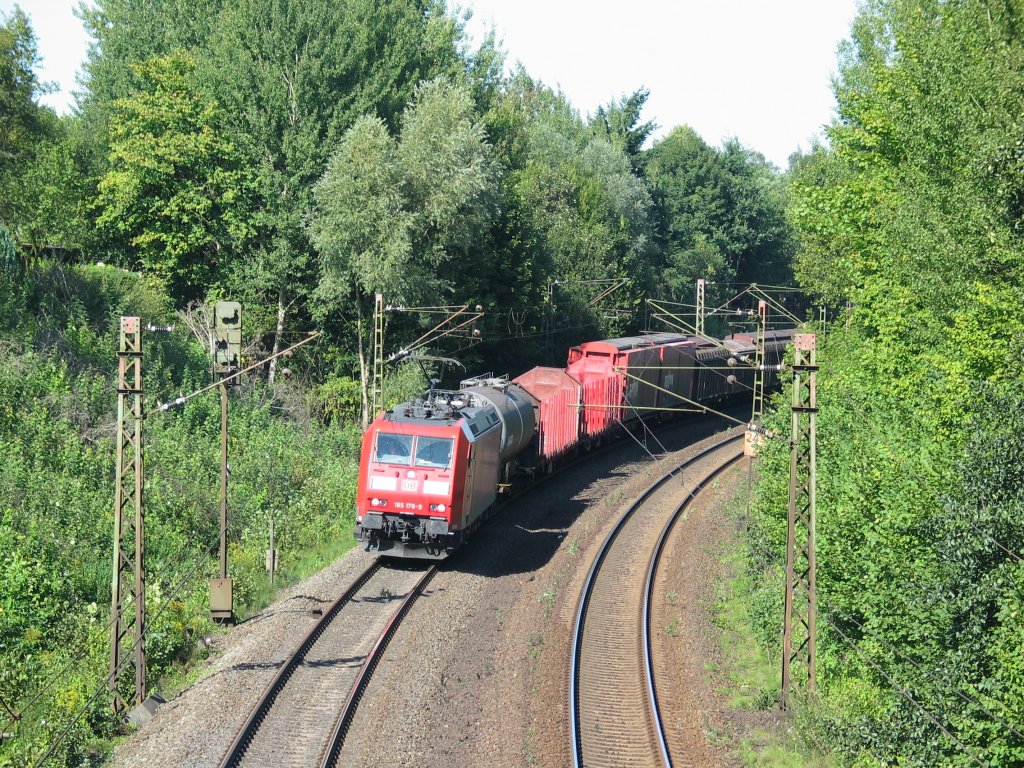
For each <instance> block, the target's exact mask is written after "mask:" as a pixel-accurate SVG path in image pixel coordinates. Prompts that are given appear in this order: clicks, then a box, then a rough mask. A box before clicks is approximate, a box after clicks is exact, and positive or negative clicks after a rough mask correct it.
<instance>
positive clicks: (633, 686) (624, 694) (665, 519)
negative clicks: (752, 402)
mask: <svg viewBox="0 0 1024 768" xmlns="http://www.w3.org/2000/svg"><path fill="white" fill-rule="evenodd" d="M742 437H743V435H742V433H740V434H737V435H734V436H732V437H730V438H727V439H725V440H723V441H721V442H719V443H717V444H715V445H712V446H710V447H709V448H706V449H705V450H703V451H701V452H700V453H699V454H697V455H696V456H693V457H692V458H690V459H688V460H686V461H684V462H683V463H682V464H680V465H679V466H678V467H677V468H676V469H673V470H672V471H671V472H668V473H666V474H665V475H664V476H662V477H661V478H659V479H658V480H657V481H656V482H655V483H653V484H652V485H651V486H650V487H649V488H648V489H647V490H646V491H644V493H643V494H642V495H641V496H640V497H639V498H638V499H637V500H636V501H635V502H633V504H632V505H630V507H629V508H628V509H627V510H626V511H625V512H623V514H622V515H621V516H620V518H619V520H618V521H617V522H616V524H615V527H614V529H613V530H612V532H611V533H610V534H609V535H608V537H607V539H605V541H604V543H603V544H602V545H601V548H600V550H599V551H598V554H597V556H596V558H595V559H594V564H593V565H592V566H591V569H590V572H589V573H588V575H587V579H586V582H585V584H584V587H583V592H582V595H581V597H580V603H579V606H578V608H577V618H576V627H575V631H574V634H573V647H572V658H571V664H570V677H569V698H570V701H569V712H570V725H571V731H572V753H573V765H574V766H576V768H582V767H583V766H586V768H602V767H603V766H608V768H611V767H612V766H624V765H628V766H637V767H640V766H672V765H673V762H672V757H671V755H670V753H669V746H668V744H667V743H666V740H665V735H664V733H663V731H662V726H661V718H660V714H659V709H658V699H657V692H656V688H655V684H654V683H655V681H654V674H653V671H652V670H653V666H652V661H651V642H650V626H649V624H650V607H651V600H652V592H653V590H652V585H653V583H654V576H655V573H656V572H657V566H658V561H659V559H660V556H661V552H662V549H663V547H664V543H665V540H666V539H667V537H668V534H669V532H670V531H671V529H672V527H673V526H674V525H675V523H676V521H677V520H678V519H679V518H680V516H681V515H682V514H683V512H684V511H685V510H686V508H687V507H688V506H689V503H690V502H691V501H692V500H693V499H694V498H695V497H696V496H697V494H698V493H699V492H700V491H701V490H702V489H703V488H704V487H705V486H706V485H707V484H709V483H710V482H711V481H712V480H713V479H714V478H715V477H716V476H717V475H719V474H720V473H721V472H723V471H725V469H727V468H728V467H729V466H731V465H732V464H733V463H735V462H736V461H738V460H739V459H740V458H741V457H742V456H743V453H742V448H740V450H738V451H737V448H736V443H740V445H741V446H742ZM687 475H690V476H691V477H687ZM674 478H675V479H676V480H677V482H678V480H679V478H682V482H683V494H682V495H683V498H682V501H680V488H679V486H678V485H677V484H676V483H674V482H671V481H672V480H673V479H674ZM696 478H699V479H696ZM679 758H680V763H679V764H680V765H682V764H684V763H683V762H682V759H684V756H679Z"/></svg>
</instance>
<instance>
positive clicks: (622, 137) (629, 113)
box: [588, 88, 658, 170]
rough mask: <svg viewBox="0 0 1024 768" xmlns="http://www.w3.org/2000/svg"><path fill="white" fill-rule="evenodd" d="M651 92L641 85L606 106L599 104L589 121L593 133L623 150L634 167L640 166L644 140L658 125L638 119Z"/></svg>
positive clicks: (651, 121)
mask: <svg viewBox="0 0 1024 768" xmlns="http://www.w3.org/2000/svg"><path fill="white" fill-rule="evenodd" d="M650 95H651V92H650V91H649V90H647V89H646V88H640V89H638V90H636V91H634V92H633V93H631V94H630V95H629V96H622V97H621V98H620V99H618V100H617V101H613V102H611V103H610V104H608V105H607V106H601V107H598V108H597V111H596V112H595V113H594V115H593V117H591V118H590V121H589V123H588V127H589V128H590V130H591V131H593V132H594V135H595V136H600V137H601V138H604V139H607V140H608V141H609V142H610V143H611V144H612V145H613V146H614V147H615V148H616V149H618V150H621V151H622V152H625V153H626V155H627V156H628V157H629V159H630V162H631V163H632V164H633V168H634V170H637V169H638V168H639V161H640V158H641V157H642V152H641V149H642V148H643V145H644V142H645V141H647V139H649V138H650V136H651V134H652V133H654V131H655V130H656V129H657V127H658V126H657V125H655V123H654V121H653V120H648V121H646V122H644V123H641V122H640V113H641V112H642V111H643V108H644V104H646V103H647V99H648V98H650Z"/></svg>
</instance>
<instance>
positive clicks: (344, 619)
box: [221, 560, 436, 768]
mask: <svg viewBox="0 0 1024 768" xmlns="http://www.w3.org/2000/svg"><path fill="white" fill-rule="evenodd" d="M435 572H436V569H435V568H434V567H433V566H431V567H429V568H427V569H426V570H425V571H423V570H422V569H421V570H398V569H391V568H384V567H382V566H381V563H380V560H376V561H374V563H373V564H372V565H370V567H369V568H367V569H366V571H364V572H363V574H362V575H361V576H359V578H358V579H357V580H356V581H355V582H354V583H353V585H352V586H351V587H349V589H347V590H346V591H345V593H344V594H342V595H341V597H339V598H338V599H337V600H336V601H335V602H334V603H333V604H332V605H331V607H330V608H328V609H327V610H326V611H324V614H323V616H322V617H321V619H320V621H318V622H317V624H316V626H314V627H313V629H312V630H310V632H309V634H307V635H306V637H305V639H304V640H303V641H302V643H300V644H299V647H298V648H296V650H295V652H294V653H293V654H292V655H291V656H290V657H289V658H288V659H287V660H286V661H285V662H284V664H283V665H282V667H281V669H280V670H279V671H278V673H277V675H276V676H275V677H274V680H273V681H272V682H271V683H270V685H269V686H268V687H267V690H266V691H265V692H264V694H263V696H262V697H261V699H260V701H259V702H258V703H257V705H256V707H255V708H254V709H253V711H252V712H251V713H250V715H249V717H248V718H247V720H246V722H245V724H244V725H243V726H242V729H241V730H240V731H239V733H238V735H237V736H236V737H235V739H234V741H233V742H232V743H231V746H230V747H229V748H228V751H227V753H226V754H225V755H224V758H223V760H222V761H221V766H222V768H229V767H233V766H275V768H277V767H280V768H292V767H293V766H294V768H300V767H301V768H308V767H309V766H318V765H328V764H330V761H331V760H332V759H333V757H334V756H335V755H336V754H337V752H338V750H339V749H340V746H341V742H342V740H343V739H344V736H345V732H346V730H347V723H348V722H350V721H351V718H352V715H353V713H354V712H355V708H356V707H357V706H358V704H359V698H360V696H361V693H362V689H363V687H364V686H365V683H366V680H367V679H368V678H369V675H370V674H372V671H373V668H374V667H375V666H376V664H377V661H378V660H379V657H380V654H381V653H382V652H383V650H384V648H385V647H386V645H387V640H388V639H389V638H390V636H391V634H393V633H394V631H395V629H396V628H397V626H398V624H399V623H400V621H401V618H402V616H404V615H405V613H406V612H407V611H408V609H409V607H410V606H411V605H412V603H413V602H414V601H415V599H416V597H418V596H419V594H420V592H421V591H422V589H423V588H424V587H425V586H426V584H427V583H428V582H429V581H430V579H431V578H433V576H434V573H435ZM396 603H400V604H399V605H398V608H397V610H395V604H396ZM339 702H344V706H339Z"/></svg>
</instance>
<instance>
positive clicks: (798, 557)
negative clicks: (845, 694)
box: [782, 333, 818, 709]
mask: <svg viewBox="0 0 1024 768" xmlns="http://www.w3.org/2000/svg"><path fill="white" fill-rule="evenodd" d="M793 346H794V350H795V352H794V360H793V368H792V371H793V405H792V409H793V419H792V433H791V437H790V461H789V530H788V536H787V542H786V606H785V618H784V621H783V629H782V706H783V708H784V709H785V708H787V707H788V706H789V697H790V695H791V694H792V693H794V692H795V690H796V688H797V686H798V683H799V682H801V681H797V680H795V679H794V667H796V668H797V669H799V668H801V667H802V668H803V669H804V672H805V674H806V684H807V688H806V690H807V694H808V695H813V694H814V691H815V686H816V669H815V667H816V656H817V651H816V647H815V620H816V614H817V604H816V603H817V597H816V594H815V544H814V526H815V498H814V497H815V483H816V477H815V462H816V429H817V425H816V422H817V413H818V407H817V392H816V387H817V372H818V366H817V360H816V355H815V347H816V337H815V335H814V334H807V333H804V334H798V335H797V336H796V338H795V339H794V345H793ZM800 677H801V678H803V675H800Z"/></svg>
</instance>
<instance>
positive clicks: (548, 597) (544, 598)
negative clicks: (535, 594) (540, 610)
mask: <svg viewBox="0 0 1024 768" xmlns="http://www.w3.org/2000/svg"><path fill="white" fill-rule="evenodd" d="M557 598H558V582H557V581H556V582H555V583H554V584H552V585H551V586H550V587H548V588H547V589H546V590H544V593H543V594H541V596H540V598H539V600H540V602H541V605H543V606H544V618H545V619H546V618H548V617H549V616H550V615H551V611H552V609H553V608H554V607H555V600H556V599H557Z"/></svg>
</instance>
